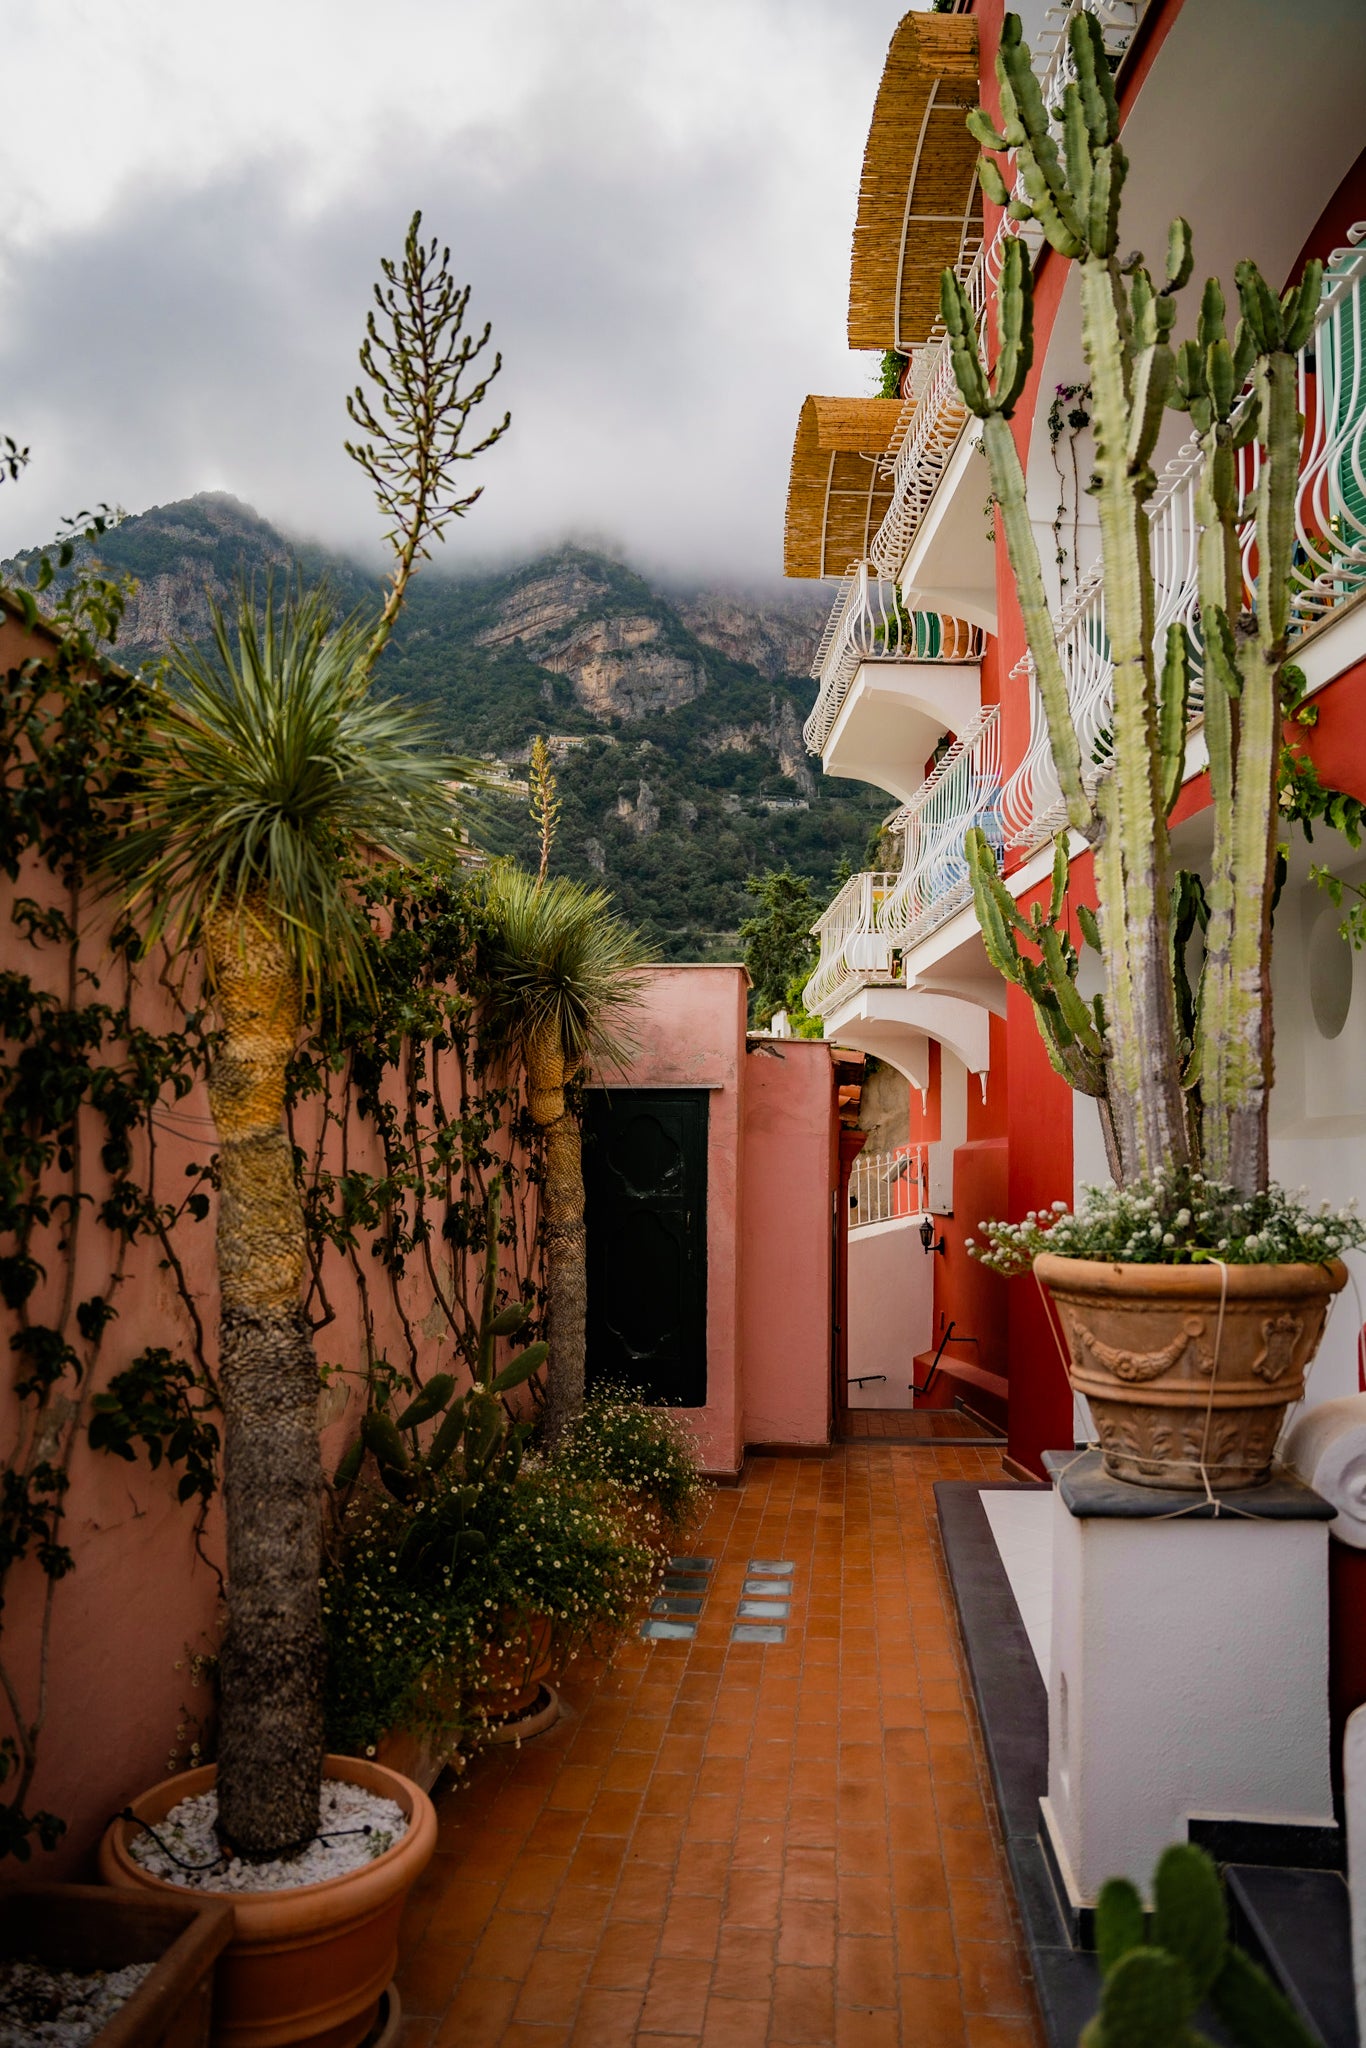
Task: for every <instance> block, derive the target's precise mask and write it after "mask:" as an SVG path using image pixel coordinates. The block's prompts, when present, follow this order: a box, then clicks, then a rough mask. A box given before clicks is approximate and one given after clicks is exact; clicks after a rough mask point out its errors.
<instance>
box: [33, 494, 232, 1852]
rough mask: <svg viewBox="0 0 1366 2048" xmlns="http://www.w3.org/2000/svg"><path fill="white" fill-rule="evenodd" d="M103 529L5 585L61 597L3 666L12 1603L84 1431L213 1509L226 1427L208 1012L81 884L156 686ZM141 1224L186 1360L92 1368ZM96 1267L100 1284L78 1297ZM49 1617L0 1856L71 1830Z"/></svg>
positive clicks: (39, 1554) (124, 818) (50, 1537)
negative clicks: (106, 557) (39, 1798)
mask: <svg viewBox="0 0 1366 2048" xmlns="http://www.w3.org/2000/svg"><path fill="white" fill-rule="evenodd" d="M106 525H107V522H106V519H105V517H104V515H103V514H98V515H96V516H95V517H94V518H93V519H91V520H89V522H88V523H87V524H86V526H85V528H84V530H83V531H82V532H81V533H80V534H79V535H74V534H73V535H70V536H68V538H67V539H66V540H65V541H64V542H63V543H62V544H61V546H60V547H59V548H58V549H57V550H56V552H55V554H54V555H52V556H45V557H43V558H40V559H39V560H37V561H36V562H31V563H30V565H29V576H28V579H27V581H26V582H25V583H24V584H23V585H22V586H21V587H20V588H18V589H16V590H14V591H11V592H9V593H7V595H8V598H9V601H10V603H11V605H12V606H13V607H15V608H17V610H18V611H19V612H20V614H21V615H22V617H23V618H24V619H25V620H26V621H27V622H28V623H29V624H30V625H31V626H32V625H34V624H35V623H36V622H37V620H38V616H39V614H38V604H37V599H38V596H39V595H44V596H47V597H49V598H50V599H52V598H55V611H54V614H53V616H52V620H51V625H50V628H49V633H48V637H47V640H46V644H45V645H44V643H43V642H40V643H39V644H40V646H44V651H43V652H42V653H41V654H39V655H38V657H37V658H35V659H32V660H30V661H28V662H26V663H25V664H24V665H23V666H22V667H21V668H17V669H12V670H10V671H9V673H8V674H7V676H6V677H5V689H4V693H3V701H2V702H0V871H3V873H4V875H5V877H6V879H7V881H8V882H9V885H10V891H9V906H8V915H9V922H10V927H11V933H10V948H9V950H10V951H11V953H12V954H16V953H19V952H20V951H22V949H24V948H27V949H28V950H29V955H30V962H31V971H29V972H20V971H18V970H17V969H16V968H10V969H6V970H5V971H4V972H3V973H0V1247H3V1248H2V1249H0V1298H3V1300H4V1303H5V1306H6V1308H7V1309H8V1310H9V1311H10V1316H9V1320H10V1323H11V1338H10V1348H11V1352H12V1355H13V1361H14V1371H13V1377H12V1382H11V1385H12V1390H13V1394H14V1396H15V1412H14V1414H13V1416H12V1419H11V1422H10V1425H9V1428H8V1430H7V1434H6V1438H5V1441H4V1443H3V1446H0V1607H3V1605H4V1602H5V1599H6V1596H7V1594H8V1592H9V1590H10V1585H11V1575H12V1574H13V1572H14V1571H15V1570H16V1568H18V1567H19V1566H21V1565H22V1564H23V1563H24V1562H25V1561H28V1562H31V1563H32V1564H33V1565H35V1566H36V1567H37V1569H38V1571H39V1572H41V1573H43V1574H44V1575H45V1576H46V1577H47V1579H48V1580H49V1581H56V1580H59V1579H61V1578H64V1577H65V1576H66V1575H67V1574H68V1573H69V1572H70V1571H71V1569H72V1567H73V1563H74V1559H73V1556H72V1552H71V1549H70V1547H69V1545H68V1543H67V1541H66V1538H65V1516H66V1510H67V1503H68V1496H69V1490H70V1468H71V1461H72V1458H73V1455H74V1454H75V1453H76V1450H77V1447H78V1445H79V1444H80V1442H81V1440H82V1438H83V1437H84V1436H85V1434H86V1430H87V1426H88V1427H89V1429H90V1432H91V1437H90V1440H91V1442H92V1443H93V1444H94V1445H95V1446H96V1448H98V1447H100V1445H101V1442H102V1441H103V1442H104V1445H105V1447H106V1448H110V1449H113V1450H115V1451H116V1452H118V1453H119V1454H120V1455H123V1456H132V1455H133V1451H132V1444H133V1442H134V1441H138V1442H141V1443H142V1444H143V1445H144V1446H145V1447H146V1449H147V1450H148V1453H149V1456H151V1457H152V1459H153V1461H154V1462H156V1461H158V1460H160V1459H161V1458H163V1457H165V1458H166V1459H168V1461H169V1462H171V1463H173V1464H176V1465H178V1466H180V1467H181V1468H182V1478H181V1486H180V1490H181V1494H182V1497H183V1498H187V1499H188V1498H194V1499H196V1500H197V1501H198V1503H199V1507H200V1511H201V1523H202V1511H203V1508H204V1506H205V1503H206V1502H207V1499H208V1497H209V1494H210V1493H211V1491H212V1488H213V1483H214V1481H213V1471H212V1451H213V1447H214V1441H215V1433H214V1430H213V1426H212V1424H211V1423H209V1422H208V1421H207V1420H206V1419H205V1417H206V1412H207V1410H208V1408H209V1407H211V1405H212V1401H213V1393H212V1385H211V1382H210V1380H209V1376H208V1373H207V1369H206V1365H205V1360H204V1354H203V1347H202V1332H201V1330H200V1325H199V1318H198V1313H197V1310H196V1308H195V1304H194V1300H193V1297H192V1296H191V1294H190V1292H189V1290H188V1288H187V1287H186V1285H185V1278H184V1273H183V1271H182V1268H181V1264H180V1259H179V1254H178V1251H177V1249H176V1240H175V1235H174V1233H175V1231H176V1229H177V1226H178V1225H179V1224H180V1223H181V1222H182V1220H186V1221H189V1222H195V1221H199V1220H202V1218H203V1216H204V1215H205V1214H206V1212H207V1209H208V1199H207V1196H206V1195H205V1193H204V1189H203V1183H204V1181H205V1180H206V1178H207V1177H208V1173H209V1168H208V1166H207V1165H205V1166H202V1167H192V1168H190V1169H189V1172H188V1175H187V1183H186V1184H185V1185H184V1187H183V1190H182V1192H181V1194H180V1195H179V1197H178V1198H176V1197H169V1196H168V1195H167V1193H166V1192H165V1190H164V1189H163V1188H162V1187H161V1186H160V1185H159V1182H158V1175H157V1154H156V1129H155V1124H154V1121H153V1119H154V1116H155V1115H156V1114H157V1113H158V1112H160V1111H162V1110H164V1109H165V1108H167V1107H168V1106H169V1105H171V1104H174V1103H175V1102H177V1101H179V1100H181V1099H182V1098H183V1097H184V1096H185V1095H186V1094H187V1093H188V1092H189V1090H190V1088H191V1086H192V1085H193V1083H194V1081H195V1079H196V1077H197V1076H198V1075H199V1074H201V1073H202V1072H203V1071H204V1068H205V1065H206V1061H207V1055H208V1048H209V1040H208V1037H207V1034H206V1032H205V1029H204V1024H203V1019H202V1018H201V1017H200V1016H199V1015H197V1014H191V1015H189V1016H187V1017H186V1018H185V1020H184V1023H183V1026H182V1027H181V1028H180V1029H177V1030H173V1031H168V1032H165V1033H162V1034H157V1033H154V1032H152V1031H149V1030H148V1029H147V1028H146V1026H145V1025H144V1024H143V1023H142V1022H141V1021H140V1004H139V985H140V982H141V981H142V979H143V978H144V976H145V975H146V974H147V972H148V963H146V961H145V959H144V949H143V947H142V945H141V943H140V941H139V939H138V936H137V934H136V933H135V932H134V930H133V928H132V927H131V925H129V924H128V923H127V922H123V921H121V922H117V923H116V927H115V929H114V931H113V933H112V937H111V939H110V951H109V955H108V957H106V958H104V959H101V958H99V957H98V954H97V952H96V949H95V947H94V946H92V944H91V942H90V931H91V927H92V924H93V925H94V926H95V928H96V929H97V930H100V931H102V932H103V931H105V930H107V923H106V922H105V921H104V920H101V919H99V918H98V917H94V918H92V915H91V912H92V910H93V909H94V908H95V904H94V898H95V890H94V889H92V887H91V884H90V879H89V878H90V877H91V875H92V874H97V873H98V871H99V869H100V867H101V863H102V862H103V859H104V857H105V855H106V853H107V850H108V848H109V845H110V843H111V841H112V840H116V839H117V837H118V836H119V834H121V833H122V832H124V831H125V830H126V829H127V826H128V820H129V802H128V793H129V789H130V787H131V783H132V778H133V776H134V774H135V772H136V770H137V767H138V764H139V760H140V754H141V748H142V745H143V743H144V738H145V731H146V719H147V709H148V693H147V691H146V689H145V688H144V686H143V685H141V684H139V683H138V682H136V681H135V680H133V679H132V678H130V677H128V676H126V675H124V674H121V673H120V672H118V671H117V670H115V669H113V668H112V667H110V666H109V665H107V663H105V662H103V661H101V659H100V654H101V648H102V644H103V643H104V642H105V641H106V640H107V638H108V636H109V634H110V633H112V631H113V630H114V629H115V628H116V626H117V624H118V621H119V618H120V615H121V612H122V608H123V605H124V602H125V600H126V597H127V594H128V593H127V587H126V585H125V584H124V583H123V582H122V581H121V580H119V579H117V578H111V577H109V576H107V575H105V574H104V572H103V570H102V569H101V568H100V567H99V566H98V565H97V564H94V563H89V562H87V564H86V566H85V567H84V568H83V569H82V570H81V571H80V572H79V573H71V574H68V573H67V572H69V571H71V570H72V565H73V560H74V556H75V553H76V549H77V547H78V545H83V546H84V547H86V548H93V547H94V546H95V545H96V544H97V543H99V542H101V541H102V539H103V538H104V535H105V531H106ZM61 578H65V580H64V581H59V579H61ZM53 878H55V880H56V882H57V885H58V891H57V897H56V900H55V901H53V902H50V903H48V904H47V905H46V906H40V904H39V902H38V900H37V898H36V897H35V896H34V895H32V894H30V893H29V891H30V890H32V889H34V888H40V887H41V888H42V890H43V892H44V893H47V890H48V887H49V886H50V883H51V880H52V879H53ZM153 971H154V970H153ZM102 984H104V985H103V986H102ZM92 1141H93V1142H92ZM94 1232H98V1233H99V1236H98V1237H97V1238H95V1240H94V1242H95V1244H96V1245H98V1247H99V1249H98V1250H92V1233H94ZM143 1240H151V1242H152V1243H153V1245H155V1247H156V1248H157V1249H158V1251H159V1253H160V1256H161V1260H162V1263H163V1265H164V1267H165V1269H166V1270H167V1271H168V1273H169V1274H170V1276H171V1280H172V1285H173V1286H174V1287H176V1288H177V1289H178V1291H179V1294H180V1298H181V1303H182V1306H183V1308H184V1311H185V1316H186V1322H187V1325H188V1328H189V1330H190V1332H191V1334H192V1337H193V1345H194V1358H193V1362H192V1361H191V1360H188V1359H185V1358H182V1357H179V1356H177V1355H176V1354H174V1353H173V1352H172V1351H170V1350H169V1349H167V1348H166V1347H165V1346H148V1347H146V1348H144V1349H143V1350H141V1351H140V1352H139V1353H138V1355H137V1356H136V1357H134V1358H133V1359H132V1360H131V1361H130V1362H129V1363H127V1364H126V1365H124V1366H123V1367H122V1369H121V1370H120V1371H118V1372H116V1373H114V1374H113V1376H112V1377H109V1378H103V1379H102V1375H103V1373H104V1371H105V1358H106V1355H107V1352H108V1350H109V1349H111V1348H113V1347H114V1346H116V1345H117V1344H118V1342H119V1337H120V1329H119V1296H120V1292H121V1289H122V1286H123V1282H124V1278H125V1275H126V1273H127V1271H128V1266H129V1261H130V1256H131V1255H132V1253H133V1251H134V1248H135V1247H136V1246H137V1245H138V1244H139V1242H140V1241H143ZM96 1274H98V1276H99V1284H98V1289H97V1291H93V1292H85V1291H83V1290H85V1289H90V1288H92V1287H94V1286H95V1276H96ZM52 1611H53V1610H52V1604H51V1603H50V1602H48V1603H45V1606H44V1610H43V1620H42V1623H41V1627H40V1634H39V1651H38V1665H39V1670H38V1676H37V1682H36V1685H34V1684H33V1683H32V1682H31V1680H30V1677H29V1675H28V1673H27V1672H25V1674H23V1676H22V1679H21V1675H20V1674H19V1673H18V1672H16V1671H13V1670H11V1669H10V1667H9V1665H8V1662H7V1656H6V1650H5V1645H4V1642H3V1640H2V1639H0V1685H2V1686H3V1691H4V1695H5V1697H6V1700H7V1702H8V1706H9V1711H10V1715H11V1718H12V1722H13V1728H12V1732H6V1733H5V1734H4V1735H2V1736H0V1786H3V1796H2V1797H0V1856H3V1855H6V1854H9V1855H14V1856H16V1857H18V1858H20V1859H23V1858H26V1857H27V1855H28V1854H29V1853H30V1849H31V1844H32V1841H33V1840H34V1839H36V1840H37V1841H38V1842H39V1843H40V1844H41V1845H42V1846H43V1847H44V1848H51V1847H52V1846H53V1844H54V1842H55V1840H56V1838H57V1836H58V1835H59V1834H60V1832H61V1830H62V1826H63V1823H62V1822H61V1820H60V1819H59V1818H58V1817H57V1816H55V1815H53V1814H51V1813H47V1812H38V1813H34V1812H30V1811H29V1810H28V1806H27V1801H28V1795H29V1789H30V1787H31V1785H32V1782H33V1774H34V1771H35V1769H36V1766H37V1761H38V1755H39V1749H40V1744H41V1737H42V1731H43V1720H44V1704H43V1702H44V1698H45V1690H46V1686H45V1675H46V1667H47V1655H48V1643H49V1632H50V1627H51V1616H52Z"/></svg>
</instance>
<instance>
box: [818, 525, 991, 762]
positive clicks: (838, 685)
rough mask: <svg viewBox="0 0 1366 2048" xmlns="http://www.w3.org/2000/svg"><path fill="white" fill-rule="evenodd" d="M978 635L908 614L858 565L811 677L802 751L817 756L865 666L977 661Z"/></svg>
mask: <svg viewBox="0 0 1366 2048" xmlns="http://www.w3.org/2000/svg"><path fill="white" fill-rule="evenodd" d="M981 658H982V633H981V631H980V629H979V628H978V627H976V626H970V625H968V623H967V622H966V620H964V619H955V618H951V617H950V616H949V615H948V614H947V613H944V612H908V611H907V610H906V609H905V607H904V606H903V605H902V604H901V602H900V599H899V598H898V596H897V590H896V585H895V584H893V583H888V582H886V581H884V580H883V579H882V578H881V577H879V576H878V574H877V572H876V571H875V570H874V569H873V568H872V567H871V566H870V564H869V563H867V562H858V563H856V564H855V565H854V567H853V568H852V569H851V570H850V571H849V573H848V575H847V576H846V577H845V579H844V581H843V582H842V583H841V585H840V591H839V596H838V598H837V599H836V601H835V608H834V610H833V611H832V612H831V614H830V618H829V620H828V622H827V624H826V628H825V632H824V633H823V634H822V636H821V642H820V645H819V647H818V648H817V649H816V658H815V660H814V661H813V662H812V664H811V674H812V675H813V676H814V677H815V678H816V680H817V682H818V683H819V684H820V692H819V695H818V696H817V698H816V702H815V704H814V706H813V707H812V710H811V713H810V715H809V717H808V718H807V721H806V724H805V726H804V727H803V728H802V734H803V738H804V739H805V741H806V745H807V750H808V752H810V753H812V754H820V753H823V752H824V750H825V745H826V742H827V740H828V739H829V738H830V735H831V733H832V732H833V731H834V729H835V722H836V720H837V719H838V717H839V715H840V712H841V711H842V710H843V709H844V706H845V702H846V700H847V698H848V695H849V692H850V690H851V689H852V688H853V685H854V678H855V676H857V674H858V672H859V669H860V668H861V667H862V666H863V664H864V662H866V661H980V660H981Z"/></svg>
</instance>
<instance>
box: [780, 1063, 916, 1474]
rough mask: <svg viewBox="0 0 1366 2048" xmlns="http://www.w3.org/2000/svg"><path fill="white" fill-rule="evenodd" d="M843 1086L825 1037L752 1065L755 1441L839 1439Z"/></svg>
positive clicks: (818, 1442) (822, 1441) (797, 1441)
mask: <svg viewBox="0 0 1366 2048" xmlns="http://www.w3.org/2000/svg"><path fill="white" fill-rule="evenodd" d="M832 1081H833V1076H832V1071H831V1064H830V1048H829V1047H828V1046H827V1045H825V1044H824V1043H822V1042H821V1041H819V1040H803V1039H786V1040H768V1041H764V1042H761V1044H760V1045H758V1046H754V1045H752V1046H751V1049H750V1052H749V1055H748V1057H747V1058H746V1060H745V1069H744V1161H743V1172H744V1189H743V1196H742V1200H741V1205H740V1214H741V1223H740V1317H741V1323H740V1328H741V1340H740V1352H741V1361H742V1363H741V1374H742V1383H743V1400H742V1414H743V1418H744V1440H745V1442H746V1443H747V1444H769V1443H781V1444H828V1443H829V1441H830V1418H831V1380H830V1299H831V1285H832V1273H831V1259H832V1233H833V1217H832V1196H833V1193H834V1183H833V1176H832V1172H831V1155H832V1147H833V1145H834V1139H835V1132H836V1128H837V1118H836V1110H835V1091H834V1087H833V1085H832ZM916 1249H917V1251H918V1250H919V1247H918V1246H917V1248H916Z"/></svg>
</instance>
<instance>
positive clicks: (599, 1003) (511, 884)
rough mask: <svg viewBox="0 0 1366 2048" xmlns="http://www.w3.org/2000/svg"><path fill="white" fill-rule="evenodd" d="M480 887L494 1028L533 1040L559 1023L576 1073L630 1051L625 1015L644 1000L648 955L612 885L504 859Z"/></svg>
mask: <svg viewBox="0 0 1366 2048" xmlns="http://www.w3.org/2000/svg"><path fill="white" fill-rule="evenodd" d="M480 895H481V907H482V910H483V914H484V918H485V921H486V926H487V931H488V938H487V977H488V998H487V1004H488V1014H489V1018H490V1021H491V1022H492V1024H493V1026H494V1028H495V1029H496V1030H499V1031H501V1032H502V1033H503V1034H504V1035H505V1036H507V1037H508V1038H509V1039H511V1040H512V1041H514V1042H515V1043H516V1044H517V1045H518V1047H519V1048H521V1049H523V1050H525V1048H526V1047H527V1046H528V1045H529V1044H530V1043H531V1042H532V1041H533V1040H534V1039H535V1038H536V1037H537V1036H538V1035H539V1034H540V1033H542V1032H550V1033H552V1034H553V1036H554V1038H555V1040H556V1041H557V1042H558V1044H559V1045H560V1047H561V1048H562V1050H563V1053H564V1056H565V1059H566V1061H567V1062H568V1067H569V1071H570V1072H571V1073H572V1072H573V1071H574V1070H575V1069H576V1068H577V1067H579V1066H580V1065H581V1064H582V1063H583V1062H584V1061H585V1060H589V1059H593V1060H600V1061H601V1060H607V1061H611V1062H612V1063H613V1064H616V1063H617V1062H619V1061H620V1060H621V1059H623V1058H624V1057H625V1056H626V1052H627V1049H628V1043H629V1041H628V1039H627V1037H626V1036H625V1035H624V1024H623V1020H624V1018H625V1017H626V1015H627V1013H628V1012H629V1011H630V1010H631V1009H632V1008H633V1007H634V1005H635V1004H637V1003H638V1002H639V1001H640V997H641V993H642V983H641V969H642V968H643V967H644V965H645V960H646V957H647V956H646V953H645V949H644V947H643V945H642V944H641V940H640V935H639V933H638V932H635V931H633V930H632V929H631V927H630V926H629V925H628V924H627V923H626V921H625V919H624V918H622V917H620V916H618V914H617V910H616V906H615V904H614V903H613V901H612V898H611V896H610V894H609V893H608V891H607V890H606V889H601V888H598V889H593V888H586V887H585V886H584V884H583V883H582V882H575V881H572V880H571V879H570V878H569V877H568V876H565V875H551V876H549V877H547V878H545V879H544V880H543V879H542V878H541V877H540V876H539V875H532V874H528V873H527V871H526V870H525V869H524V868H519V867H515V866H514V865H513V864H512V863H511V862H509V861H500V862H498V863H497V864H496V865H495V866H494V867H492V868H490V869H489V870H488V871H487V874H486V875H485V876H484V878H483V880H482V885H481V890H480Z"/></svg>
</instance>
